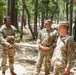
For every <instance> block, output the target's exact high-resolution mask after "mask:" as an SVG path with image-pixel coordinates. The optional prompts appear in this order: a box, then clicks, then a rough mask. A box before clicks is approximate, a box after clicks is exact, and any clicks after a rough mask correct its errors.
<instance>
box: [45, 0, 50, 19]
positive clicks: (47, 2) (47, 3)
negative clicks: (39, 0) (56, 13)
mask: <svg viewBox="0 0 76 75" xmlns="http://www.w3.org/2000/svg"><path fill="white" fill-rule="evenodd" d="M48 5H49V0H47V1H46V16H45V18H46V20H47V19H48V11H49V9H48V8H49V6H48Z"/></svg>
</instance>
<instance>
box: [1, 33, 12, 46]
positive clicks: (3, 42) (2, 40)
mask: <svg viewBox="0 0 76 75" xmlns="http://www.w3.org/2000/svg"><path fill="white" fill-rule="evenodd" d="M0 41H1V44H2V45H6V46H9V45H10V44H9V43H8V42H7V41H6V39H4V38H3V36H2V34H1V33H0Z"/></svg>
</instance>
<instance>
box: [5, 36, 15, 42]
mask: <svg viewBox="0 0 76 75" xmlns="http://www.w3.org/2000/svg"><path fill="white" fill-rule="evenodd" d="M10 39H14V36H7V37H6V40H7V41H8V40H10Z"/></svg>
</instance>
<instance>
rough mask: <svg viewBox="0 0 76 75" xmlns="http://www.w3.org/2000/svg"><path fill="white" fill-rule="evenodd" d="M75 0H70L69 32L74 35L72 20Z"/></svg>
mask: <svg viewBox="0 0 76 75" xmlns="http://www.w3.org/2000/svg"><path fill="white" fill-rule="evenodd" d="M72 14H73V0H70V25H69V34H70V35H72V21H73V15H72Z"/></svg>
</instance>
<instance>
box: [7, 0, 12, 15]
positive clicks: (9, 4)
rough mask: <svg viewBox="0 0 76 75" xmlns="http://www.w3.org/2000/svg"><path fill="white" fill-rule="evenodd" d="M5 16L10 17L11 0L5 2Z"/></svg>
mask: <svg viewBox="0 0 76 75" xmlns="http://www.w3.org/2000/svg"><path fill="white" fill-rule="evenodd" d="M6 6H7V8H6V15H7V16H10V15H11V0H6Z"/></svg>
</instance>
